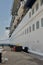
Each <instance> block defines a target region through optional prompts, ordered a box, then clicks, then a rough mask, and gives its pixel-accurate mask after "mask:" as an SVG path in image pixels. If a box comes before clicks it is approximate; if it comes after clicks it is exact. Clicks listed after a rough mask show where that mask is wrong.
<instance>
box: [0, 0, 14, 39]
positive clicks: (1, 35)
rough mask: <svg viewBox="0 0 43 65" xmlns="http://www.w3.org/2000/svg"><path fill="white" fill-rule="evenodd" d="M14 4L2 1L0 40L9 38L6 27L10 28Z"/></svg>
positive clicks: (6, 0)
mask: <svg viewBox="0 0 43 65" xmlns="http://www.w3.org/2000/svg"><path fill="white" fill-rule="evenodd" d="M12 4H13V0H0V40H4V39H6V38H7V34H8V31H6V29H5V27H8V26H10V22H11V8H12Z"/></svg>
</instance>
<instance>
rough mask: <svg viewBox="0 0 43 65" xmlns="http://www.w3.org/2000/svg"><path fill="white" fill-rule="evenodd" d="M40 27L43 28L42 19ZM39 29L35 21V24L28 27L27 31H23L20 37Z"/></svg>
mask: <svg viewBox="0 0 43 65" xmlns="http://www.w3.org/2000/svg"><path fill="white" fill-rule="evenodd" d="M35 27H36V28H35ZM41 27H43V18H42V19H41ZM39 28H40V22H39V21H37V22H36V25H35V24H32V26H29V27H28V28H27V29H25V31H24V32H22V34H21V35H23V34H28V33H30V32H32V31H35V29H39Z"/></svg>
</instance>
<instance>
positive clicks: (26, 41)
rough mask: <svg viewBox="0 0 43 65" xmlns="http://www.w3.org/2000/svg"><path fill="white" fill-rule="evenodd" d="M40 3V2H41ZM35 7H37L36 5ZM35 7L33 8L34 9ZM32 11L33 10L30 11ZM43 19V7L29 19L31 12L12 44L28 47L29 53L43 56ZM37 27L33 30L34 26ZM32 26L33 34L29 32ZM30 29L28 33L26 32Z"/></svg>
mask: <svg viewBox="0 0 43 65" xmlns="http://www.w3.org/2000/svg"><path fill="white" fill-rule="evenodd" d="M39 3H40V2H39ZM34 6H35V5H34ZM34 6H33V7H34ZM30 11H31V9H30ZM42 18H43V5H42V6H40V5H39V9H38V11H36V13H34V15H32V17H31V18H30V19H29V11H28V13H27V14H26V15H25V17H24V18H23V20H22V21H21V23H20V24H19V25H18V27H17V28H16V29H15V31H14V32H13V34H12V36H11V38H10V43H13V44H14V45H20V46H23V48H24V47H28V52H31V53H34V54H37V55H39V56H43V27H42V26H41V19H42ZM37 21H39V29H36V22H37ZM33 24H34V25H35V30H34V31H33V30H32V25H33ZM29 26H31V32H29ZM27 28H28V32H27V31H25V30H27Z"/></svg>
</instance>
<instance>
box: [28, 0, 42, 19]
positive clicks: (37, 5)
mask: <svg viewBox="0 0 43 65" xmlns="http://www.w3.org/2000/svg"><path fill="white" fill-rule="evenodd" d="M40 3H41V5H43V0H40ZM34 9H35V8H33V9H32V15H33V14H34V13H35V11H34ZM38 9H39V2H37V4H36V11H37V10H38ZM30 17H31V12H29V18H30Z"/></svg>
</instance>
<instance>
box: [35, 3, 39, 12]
mask: <svg viewBox="0 0 43 65" xmlns="http://www.w3.org/2000/svg"><path fill="white" fill-rule="evenodd" d="M38 8H39V4H38V3H37V4H36V11H37V10H38Z"/></svg>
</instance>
